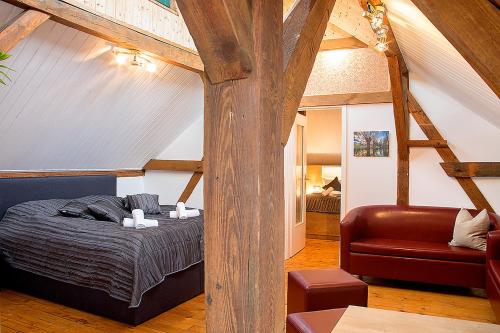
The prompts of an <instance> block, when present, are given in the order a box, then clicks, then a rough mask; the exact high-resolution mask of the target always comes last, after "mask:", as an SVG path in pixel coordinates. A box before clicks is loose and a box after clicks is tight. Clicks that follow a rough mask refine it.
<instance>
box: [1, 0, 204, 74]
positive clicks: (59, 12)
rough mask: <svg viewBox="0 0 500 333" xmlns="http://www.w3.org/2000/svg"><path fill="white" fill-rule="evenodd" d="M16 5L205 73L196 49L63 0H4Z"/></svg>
mask: <svg viewBox="0 0 500 333" xmlns="http://www.w3.org/2000/svg"><path fill="white" fill-rule="evenodd" d="M4 1H5V2H8V3H11V4H13V5H15V6H18V7H22V8H31V9H36V10H38V11H41V12H44V13H47V14H49V15H51V20H54V21H56V22H59V23H61V24H64V25H67V26H70V27H72V28H75V29H77V30H80V31H83V32H86V33H88V34H91V35H94V36H96V37H99V38H102V39H105V40H107V41H109V42H111V43H113V44H115V45H117V46H120V47H123V48H127V49H135V50H140V51H143V52H148V53H150V54H152V55H154V56H155V57H156V58H158V59H160V60H162V61H164V62H167V63H170V64H173V65H176V66H179V67H183V68H185V69H188V70H191V71H194V72H202V71H203V63H202V62H201V59H200V57H199V56H198V54H196V53H195V52H194V51H190V50H187V49H186V48H183V47H182V46H179V45H177V44H174V43H172V42H170V41H167V40H165V39H163V38H161V37H157V36H152V35H149V34H146V33H143V32H140V31H138V30H135V29H132V28H129V27H128V26H125V25H123V24H120V23H118V22H116V21H112V20H110V19H107V18H104V17H102V16H99V15H98V14H96V13H93V12H91V11H88V10H85V9H82V8H80V7H77V6H75V5H72V4H69V3H66V2H63V1H59V0H43V1H42V0H4Z"/></svg>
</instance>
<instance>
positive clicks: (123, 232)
mask: <svg viewBox="0 0 500 333" xmlns="http://www.w3.org/2000/svg"><path fill="white" fill-rule="evenodd" d="M115 194H116V178H115V177H114V176H107V175H106V176H81V177H47V178H29V179H27V178H24V179H0V218H1V219H2V221H1V222H0V249H1V254H2V260H1V264H0V265H1V270H2V271H1V273H0V276H1V283H2V285H3V286H5V287H8V288H12V289H15V290H19V291H22V292H26V293H29V294H33V295H35V296H38V297H42V298H46V299H49V300H51V301H55V302H58V303H61V304H64V305H67V306H71V307H74V308H78V309H81V310H84V311H88V312H92V313H95V314H98V315H102V316H105V317H109V318H112V319H115V320H118V321H121V322H125V323H129V324H133V325H137V324H139V323H142V322H144V321H146V320H148V319H150V318H152V317H154V316H156V315H158V314H160V313H162V312H164V311H166V310H168V309H170V308H172V307H174V306H176V305H178V304H180V303H182V302H185V301H186V300H188V299H190V298H193V297H195V296H196V295H199V294H200V293H202V292H203V281H204V270H203V216H200V217H199V218H192V219H188V220H184V221H180V220H174V219H170V218H169V217H168V215H166V213H167V212H168V210H170V209H173V207H172V206H163V207H162V214H161V215H154V216H153V215H152V216H151V217H154V218H155V219H158V221H159V226H158V228H151V229H144V230H135V229H133V228H124V227H122V226H119V225H118V224H115V223H112V222H105V221H90V220H84V219H79V218H67V217H62V216H58V214H57V211H58V208H59V207H61V206H62V205H64V204H65V203H67V202H68V201H69V200H70V199H76V198H83V199H79V200H83V201H85V202H86V203H87V202H88V203H91V202H95V201H96V200H102V199H103V198H109V200H111V199H112V198H115V199H117V198H116V197H114V195H115Z"/></svg>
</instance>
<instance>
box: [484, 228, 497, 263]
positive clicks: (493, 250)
mask: <svg viewBox="0 0 500 333" xmlns="http://www.w3.org/2000/svg"><path fill="white" fill-rule="evenodd" d="M489 260H500V231H499V230H497V231H491V232H489V233H488V236H487V244H486V262H488V261H489Z"/></svg>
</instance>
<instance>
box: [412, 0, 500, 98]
mask: <svg viewBox="0 0 500 333" xmlns="http://www.w3.org/2000/svg"><path fill="white" fill-rule="evenodd" d="M412 1H413V3H414V4H415V5H416V6H417V7H418V9H420V11H422V13H423V14H424V15H425V16H426V17H427V18H428V19H429V20H430V21H431V22H432V24H433V25H434V26H435V27H436V28H437V29H438V30H439V31H440V32H441V33H442V34H443V36H444V37H446V39H447V40H448V41H449V42H450V43H451V44H452V45H453V46H454V47H455V49H456V50H457V51H458V52H459V53H460V54H461V55H462V56H463V57H464V58H465V60H467V62H468V63H469V64H470V65H471V67H472V68H473V69H474V70H475V71H476V72H477V73H478V74H479V76H481V78H482V79H483V80H484V81H485V82H486V84H487V85H488V86H489V87H490V88H491V90H493V92H495V94H496V95H497V96H498V97H500V75H499V73H500V57H499V56H498V54H499V50H500V10H498V8H497V7H496V6H495V5H494V4H493V3H491V2H489V1H484V0H467V1H465V0H461V1H456V0H412Z"/></svg>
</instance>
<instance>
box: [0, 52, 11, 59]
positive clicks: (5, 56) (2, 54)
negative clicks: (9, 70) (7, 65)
mask: <svg viewBox="0 0 500 333" xmlns="http://www.w3.org/2000/svg"><path fill="white" fill-rule="evenodd" d="M8 58H10V54H7V53H4V52H2V51H0V60H6V59H8Z"/></svg>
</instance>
